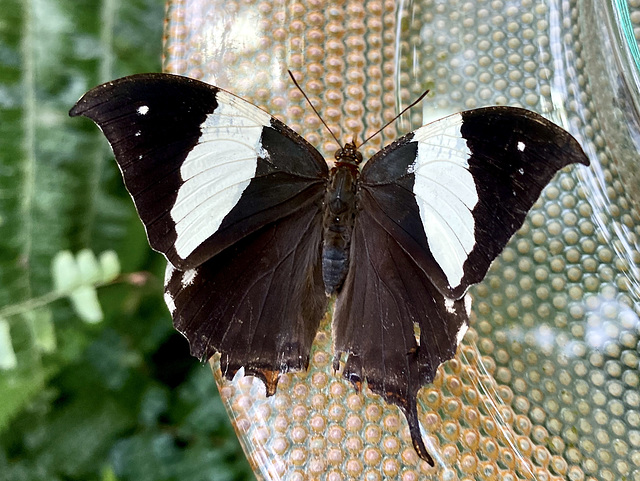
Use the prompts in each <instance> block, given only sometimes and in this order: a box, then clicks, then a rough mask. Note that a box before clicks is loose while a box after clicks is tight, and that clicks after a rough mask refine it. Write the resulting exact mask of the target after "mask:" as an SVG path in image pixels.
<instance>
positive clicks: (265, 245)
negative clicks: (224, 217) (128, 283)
mask: <svg viewBox="0 0 640 481" xmlns="http://www.w3.org/2000/svg"><path fill="white" fill-rule="evenodd" d="M318 193H319V195H316V197H315V200H314V202H313V203H312V204H310V205H308V206H307V207H305V208H304V209H300V210H299V211H298V212H296V213H294V214H292V215H290V216H288V217H286V218H285V219H281V220H280V221H278V222H274V223H271V224H269V225H267V226H265V227H263V228H261V229H260V230H258V231H256V232H254V233H252V234H250V235H249V236H247V237H246V238H244V239H242V240H241V241H239V242H236V243H235V244H234V245H233V246H230V247H228V248H227V249H225V250H223V251H222V252H220V253H219V254H217V255H216V256H214V257H213V258H211V259H209V260H207V261H206V262H204V263H203V264H202V265H200V266H198V267H196V268H194V269H191V270H188V271H180V270H177V269H175V268H173V267H172V266H169V268H168V273H167V279H166V293H165V300H166V301H167V304H168V305H169V307H170V309H171V311H172V316H173V319H174V325H175V327H176V329H178V330H179V331H180V332H182V333H183V334H184V335H185V336H186V337H187V338H188V339H189V342H190V346H191V352H192V354H193V355H194V356H196V357H197V358H199V359H204V360H206V359H208V358H209V357H211V356H212V355H213V354H214V353H216V352H219V353H220V365H221V369H222V371H223V373H224V374H225V375H226V376H227V377H229V378H231V377H233V374H234V373H235V372H236V371H237V370H238V369H240V368H241V367H244V369H245V373H246V374H251V375H257V376H259V377H261V378H262V379H263V380H264V381H265V383H266V385H267V388H268V393H269V394H272V393H273V392H274V391H273V390H274V389H275V382H277V373H278V372H286V371H289V370H301V369H305V368H306V367H307V364H308V361H309V352H310V349H311V343H312V341H313V339H314V337H315V334H316V331H317V329H318V324H319V322H320V319H321V318H322V316H323V315H324V313H325V311H326V305H327V297H326V295H325V293H324V285H323V283H322V272H321V265H320V250H321V244H322V223H321V218H322V216H321V201H322V194H323V193H324V192H323V191H322V190H318Z"/></svg>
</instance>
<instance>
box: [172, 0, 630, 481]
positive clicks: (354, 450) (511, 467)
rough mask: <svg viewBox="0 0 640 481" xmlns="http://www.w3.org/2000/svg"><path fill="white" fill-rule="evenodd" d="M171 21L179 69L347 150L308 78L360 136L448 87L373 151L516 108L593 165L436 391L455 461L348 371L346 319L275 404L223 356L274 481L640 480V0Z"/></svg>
mask: <svg viewBox="0 0 640 481" xmlns="http://www.w3.org/2000/svg"><path fill="white" fill-rule="evenodd" d="M167 15H168V23H167V27H166V35H167V43H166V49H165V50H166V58H165V69H166V70H167V71H171V72H175V73H180V74H184V75H188V76H191V77H195V78H200V79H203V80H205V81H208V82H211V83H213V84H215V85H218V86H220V87H223V88H226V89H228V90H230V91H232V92H234V93H236V94H238V95H241V96H243V97H245V98H247V99H248V100H250V101H252V102H254V103H256V104H257V105H259V106H261V107H263V108H264V109H265V110H267V111H268V112H271V113H272V114H274V115H276V116H277V117H279V118H280V119H281V120H283V121H285V122H286V123H287V124H288V125H290V126H292V127H293V128H294V129H295V130H297V131H298V132H300V133H301V134H303V135H304V136H305V137H306V138H307V139H308V140H309V141H310V142H312V143H313V144H314V145H316V146H317V147H318V148H319V149H320V150H321V152H323V153H324V154H325V155H326V157H327V158H328V159H331V158H332V157H333V155H332V154H333V152H334V151H335V150H336V148H337V146H336V145H335V142H334V141H332V140H331V138H330V137H329V136H328V134H327V133H326V131H325V130H324V129H323V128H322V126H321V124H320V121H319V120H318V119H317V118H316V117H315V115H314V114H313V112H312V111H311V109H310V108H309V107H308V106H307V105H306V104H305V103H304V101H303V99H302V96H301V95H300V93H299V91H298V90H297V89H296V88H295V87H294V85H293V84H292V83H291V81H290V80H289V78H288V76H287V74H286V70H287V69H291V70H292V71H294V72H295V73H296V75H297V77H298V78H300V79H302V82H301V85H302V88H303V89H304V90H305V92H306V93H307V95H308V96H309V97H310V98H311V100H312V102H313V103H314V105H316V106H317V108H318V110H319V111H320V113H321V114H322V116H323V118H324V119H325V120H326V121H327V123H328V124H329V125H330V126H331V128H332V129H333V130H334V132H336V134H337V135H338V137H339V138H341V139H342V140H350V139H351V137H353V136H354V135H355V136H356V137H358V138H359V139H362V138H364V137H366V136H368V134H369V133H372V132H374V131H375V130H377V129H378V128H379V127H380V126H381V125H382V124H383V123H384V122H385V121H387V120H390V119H392V118H393V117H394V115H395V114H396V113H397V112H399V111H400V110H401V109H402V108H403V107H404V106H405V105H407V104H409V103H410V102H411V101H412V100H413V99H415V98H417V96H418V95H420V94H421V93H422V92H423V91H424V90H425V89H427V88H428V89H430V90H431V93H430V94H429V95H428V97H427V98H426V99H425V101H424V102H423V103H422V109H420V108H415V109H414V110H413V111H412V112H411V114H406V115H405V116H403V118H402V119H401V120H399V121H397V122H396V123H394V124H392V125H391V126H390V127H388V128H387V129H386V130H385V132H384V135H381V136H378V137H376V138H375V139H374V140H372V141H371V142H370V143H368V144H367V146H366V148H365V152H364V155H365V158H367V157H368V156H370V155H371V154H372V153H373V152H375V151H376V150H378V149H379V148H380V147H382V146H383V145H384V144H386V143H388V142H389V141H390V140H392V139H393V138H395V137H396V136H397V135H398V134H400V133H403V132H406V131H408V130H411V129H414V128H416V127H418V126H420V125H422V124H423V123H426V122H428V121H430V120H433V119H436V118H439V117H442V116H444V115H446V114H449V113H452V112H456V111H460V110H464V109H469V108H474V107H481V106H485V105H492V104H499V105H515V106H523V107H526V108H528V109H531V110H535V111H537V112H540V113H541V114H543V115H545V116H546V117H548V118H550V119H551V120H553V121H555V122H557V123H558V124H559V125H561V126H563V127H564V128H565V129H567V130H568V131H570V132H571V133H572V134H573V135H574V136H575V137H576V138H577V139H578V140H579V141H580V143H581V144H582V145H583V147H584V149H585V151H586V152H587V154H588V155H589V157H590V159H591V161H592V167H591V168H590V169H587V168H576V167H574V168H570V169H567V170H565V171H562V172H560V173H559V174H558V175H557V176H556V177H555V179H554V180H553V181H552V183H551V184H550V185H549V186H548V187H547V188H546V189H545V190H544V192H543V194H542V196H541V197H540V199H539V201H538V202H537V203H536V205H535V206H534V208H533V209H532V211H531V213H530V214H529V216H528V217H527V220H526V222H525V224H524V226H523V227H522V228H521V229H520V231H519V232H518V233H517V234H516V235H515V236H514V238H513V239H512V240H511V242H510V243H509V244H508V246H507V248H506V250H505V251H504V253H503V254H502V255H501V256H500V257H499V258H498V259H497V260H496V261H495V262H494V264H493V266H492V267H491V269H490V271H489V273H488V275H487V277H486V279H485V280H484V281H483V282H482V283H481V284H479V285H478V286H476V287H474V288H473V289H472V291H471V293H472V295H473V315H472V319H471V328H470V330H469V332H468V333H467V335H466V337H465V339H464V341H463V342H462V344H461V346H460V348H459V350H458V355H457V356H456V358H455V359H454V360H452V361H450V362H448V363H447V364H445V365H444V366H443V367H441V369H440V371H439V374H438V376H437V377H436V379H435V381H434V383H433V385H428V386H425V388H424V389H423V390H422V391H421V394H420V408H421V422H422V426H423V433H424V436H425V438H426V439H427V442H428V447H429V449H430V451H431V452H432V454H433V455H434V458H435V459H436V466H435V467H434V468H431V467H429V466H428V465H427V464H426V463H424V462H422V461H420V460H419V458H418V457H417V455H416V454H415V452H414V451H413V448H412V447H411V441H410V437H409V434H408V429H407V426H406V422H405V420H404V417H403V416H402V414H401V413H400V412H399V411H398V409H397V408H396V407H394V406H389V405H387V404H385V403H384V402H383V401H382V399H381V398H379V397H378V396H375V395H372V394H371V393H370V392H368V390H367V389H366V387H365V389H363V392H362V393H360V394H358V393H357V392H356V391H355V389H354V387H353V386H352V385H351V384H349V383H348V382H347V381H345V380H343V379H342V378H341V377H340V376H339V375H338V374H335V373H334V372H333V370H332V351H331V333H330V330H329V323H328V320H327V322H325V323H324V324H323V326H322V328H321V330H320V332H319V334H318V336H317V339H316V343H315V345H314V348H313V352H312V359H311V366H310V368H309V370H308V372H301V373H296V374H287V375H284V376H283V378H282V379H281V380H280V383H279V385H278V391H277V393H276V395H275V396H273V397H271V398H268V399H266V398H265V395H264V387H263V385H262V384H261V382H259V381H257V380H255V379H253V378H243V377H241V376H236V378H235V380H234V381H233V382H225V381H223V380H222V379H221V377H220V374H219V372H218V370H217V368H216V364H215V361H213V362H212V365H213V367H214V371H215V373H216V374H215V375H216V379H217V381H218V385H219V388H220V391H221V394H222V396H223V398H224V399H225V400H226V402H227V405H228V408H229V413H230V416H231V417H232V420H233V422H234V425H235V428H236V430H237V432H238V434H239V436H240V439H241V441H242V443H243V445H244V447H245V450H246V452H247V455H248V457H249V458H250V461H251V462H252V464H253V466H254V469H255V472H256V475H257V476H258V477H259V478H264V479H301V480H302V479H327V480H340V479H351V478H355V479H367V480H376V479H402V480H406V481H409V480H415V479H424V476H425V475H427V476H428V477H430V479H443V480H453V479H469V480H470V479H558V480H559V479H572V480H582V479H585V480H586V479H598V480H619V479H635V480H639V479H640V391H639V386H640V373H639V370H638V359H639V353H638V349H639V344H638V341H639V334H640V325H639V320H638V313H639V304H638V293H639V286H640V285H639V281H640V276H639V271H638V263H639V261H640V254H639V252H638V234H639V232H638V226H639V225H640V215H639V212H638V205H639V204H638V202H639V201H640V190H639V185H638V183H639V181H640V178H639V175H640V174H639V171H638V169H639V167H638V165H640V164H638V160H639V158H638V157H639V155H638V144H639V143H640V121H639V118H640V117H639V115H638V112H639V110H638V108H639V106H640V102H639V99H638V70H637V64H636V63H635V61H636V59H637V57H635V55H637V44H636V43H635V42H634V38H637V32H638V29H639V27H638V25H639V24H640V11H639V5H638V4H637V3H636V4H634V3H630V4H629V5H626V4H624V5H623V4H621V3H617V2H613V1H612V2H611V3H608V2H604V1H595V0H584V1H572V0H546V1H534V0H519V1H501V0H493V1H456V0H452V1H444V0H442V1H433V0H427V1H407V2H394V1H367V2H364V3H363V2H359V1H348V0H346V1H341V2H329V1H324V0H313V1H306V2H295V1H287V2H271V1H252V0H242V1H228V0H225V1H219V0H182V1H176V2H173V3H171V4H170V5H169V8H168V12H167ZM625 22H626V23H625ZM634 49H635V50H634Z"/></svg>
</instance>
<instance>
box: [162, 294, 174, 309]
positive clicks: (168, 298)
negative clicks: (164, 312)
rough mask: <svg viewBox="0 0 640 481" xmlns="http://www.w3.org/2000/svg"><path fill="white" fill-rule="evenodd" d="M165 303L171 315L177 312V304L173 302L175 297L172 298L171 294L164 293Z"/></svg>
mask: <svg viewBox="0 0 640 481" xmlns="http://www.w3.org/2000/svg"><path fill="white" fill-rule="evenodd" d="M164 302H165V304H166V305H167V307H168V308H169V312H170V313H171V314H173V313H174V312H176V304H175V303H174V302H173V297H171V294H170V293H169V292H165V293H164Z"/></svg>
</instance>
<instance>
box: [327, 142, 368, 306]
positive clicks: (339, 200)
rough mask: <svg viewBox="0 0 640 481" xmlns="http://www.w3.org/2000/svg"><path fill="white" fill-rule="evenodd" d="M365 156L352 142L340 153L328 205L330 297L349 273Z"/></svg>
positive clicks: (332, 178)
mask: <svg viewBox="0 0 640 481" xmlns="http://www.w3.org/2000/svg"><path fill="white" fill-rule="evenodd" d="M361 161H362V155H361V154H360V152H358V150H357V149H356V147H355V143H353V142H349V143H347V144H346V145H345V146H344V148H342V149H340V150H338V152H337V153H336V163H335V166H334V167H333V168H332V169H331V172H330V173H329V183H328V187H327V193H326V196H325V203H324V219H323V229H324V230H323V246H322V278H323V280H324V287H325V291H326V292H327V294H333V293H335V292H337V291H338V290H339V289H340V287H341V286H342V283H343V282H344V279H345V277H346V275H347V271H348V269H349V247H350V245H351V234H352V231H353V224H354V222H355V217H356V212H357V192H358V178H359V176H360V169H359V167H358V164H359V163H360V162H361Z"/></svg>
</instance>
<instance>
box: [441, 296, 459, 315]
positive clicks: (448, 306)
mask: <svg viewBox="0 0 640 481" xmlns="http://www.w3.org/2000/svg"><path fill="white" fill-rule="evenodd" d="M453 306H454V300H453V299H448V298H445V300H444V307H445V309H446V310H447V312H449V313H450V314H455V313H456V310H455V308H454V307H453Z"/></svg>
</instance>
